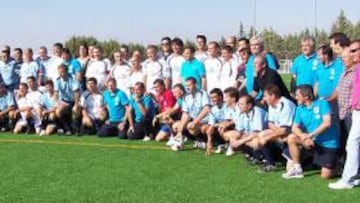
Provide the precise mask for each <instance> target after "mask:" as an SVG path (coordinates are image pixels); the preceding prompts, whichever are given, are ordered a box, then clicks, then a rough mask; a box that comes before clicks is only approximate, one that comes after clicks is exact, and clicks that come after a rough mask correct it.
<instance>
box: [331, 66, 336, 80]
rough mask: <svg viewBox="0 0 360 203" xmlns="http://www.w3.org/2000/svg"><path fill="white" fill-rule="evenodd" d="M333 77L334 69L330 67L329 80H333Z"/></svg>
mask: <svg viewBox="0 0 360 203" xmlns="http://www.w3.org/2000/svg"><path fill="white" fill-rule="evenodd" d="M334 79H335V69H331V70H330V80H334Z"/></svg>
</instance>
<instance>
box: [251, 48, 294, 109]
mask: <svg viewBox="0 0 360 203" xmlns="http://www.w3.org/2000/svg"><path fill="white" fill-rule="evenodd" d="M254 67H255V80H254V91H253V92H252V94H251V95H252V96H253V97H254V98H255V99H256V100H257V103H259V104H260V105H261V106H263V105H265V100H264V99H263V97H262V94H263V91H264V89H265V87H266V86H267V85H270V84H273V85H276V86H278V87H279V89H280V91H281V96H284V97H286V98H288V99H291V96H290V92H289V90H288V89H287V88H286V86H285V84H284V82H283V80H282V79H281V76H280V75H279V74H278V72H277V71H275V70H272V69H270V68H269V67H268V65H267V62H266V59H265V58H264V57H263V56H260V55H259V56H256V57H255V59H254Z"/></svg>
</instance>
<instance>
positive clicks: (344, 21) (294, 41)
mask: <svg viewBox="0 0 360 203" xmlns="http://www.w3.org/2000/svg"><path fill="white" fill-rule="evenodd" d="M334 32H343V33H345V34H346V35H348V36H349V38H350V39H358V38H360V21H358V22H351V21H350V20H349V19H348V18H347V17H346V16H345V14H344V12H343V11H341V12H340V14H339V16H338V17H337V18H336V20H335V22H333V25H332V27H331V30H330V32H326V31H324V30H320V29H316V30H315V31H313V32H311V31H310V30H309V29H308V28H306V29H304V30H302V31H300V32H297V33H293V34H288V35H280V34H279V33H277V32H276V31H275V30H274V29H273V28H271V27H270V28H265V29H263V30H261V31H257V30H255V29H254V28H253V27H250V28H249V31H248V32H246V31H245V30H244V27H243V26H242V23H241V24H240V29H239V33H238V37H248V38H250V37H251V36H253V35H254V34H255V33H257V34H258V35H260V36H262V37H263V39H264V41H265V46H266V48H267V49H268V50H271V51H272V52H273V53H274V54H275V55H276V56H277V57H278V58H281V59H291V58H294V57H295V56H296V55H297V54H299V51H300V40H301V38H302V37H303V36H306V35H313V36H314V37H315V40H316V42H317V44H318V45H319V44H324V43H328V36H329V35H330V33H334ZM224 41H225V38H222V39H220V41H219V43H220V45H223V44H224ZM84 43H85V44H87V45H100V46H102V47H103V49H104V53H105V56H107V57H110V58H111V57H112V56H111V54H112V52H114V51H115V50H118V49H119V48H120V46H121V45H123V44H122V43H120V42H118V41H117V40H114V39H110V40H105V41H99V40H98V39H96V38H95V37H92V36H89V37H87V36H73V37H71V38H70V39H68V40H67V41H66V42H65V46H66V47H68V48H69V49H70V50H71V51H72V53H74V54H76V51H77V48H78V47H79V45H80V44H84ZM125 45H127V46H128V47H129V48H130V52H132V51H134V50H136V49H137V50H140V51H142V53H145V45H143V44H139V43H126V44H125ZM185 45H187V46H195V43H194V42H193V41H191V40H185Z"/></svg>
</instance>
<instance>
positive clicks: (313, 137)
mask: <svg viewBox="0 0 360 203" xmlns="http://www.w3.org/2000/svg"><path fill="white" fill-rule="evenodd" d="M309 137H310V139H312V140H314V139H315V137H316V135H315V133H313V132H312V133H310V134H309Z"/></svg>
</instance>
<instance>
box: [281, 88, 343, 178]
mask: <svg viewBox="0 0 360 203" xmlns="http://www.w3.org/2000/svg"><path fill="white" fill-rule="evenodd" d="M314 98H315V96H314V93H313V89H312V87H311V86H309V85H301V86H299V87H298V88H297V89H296V100H297V102H298V104H299V106H298V107H297V108H296V114H295V119H294V125H293V127H292V134H291V135H290V136H289V137H288V139H287V143H288V147H289V152H290V157H289V159H288V164H287V168H288V170H287V172H286V173H284V174H283V175H282V177H283V178H285V179H291V178H302V177H304V175H303V169H302V167H301V164H300V151H301V150H300V149H301V148H300V147H303V148H304V150H310V151H311V152H312V153H313V155H314V163H315V164H317V165H320V166H321V167H322V168H321V178H323V179H329V178H331V177H332V175H333V172H334V168H335V166H336V158H337V148H338V145H339V143H338V142H339V141H338V140H339V134H338V130H336V129H334V128H336V126H331V110H330V106H329V104H328V102H327V101H325V100H321V99H318V100H314Z"/></svg>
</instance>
